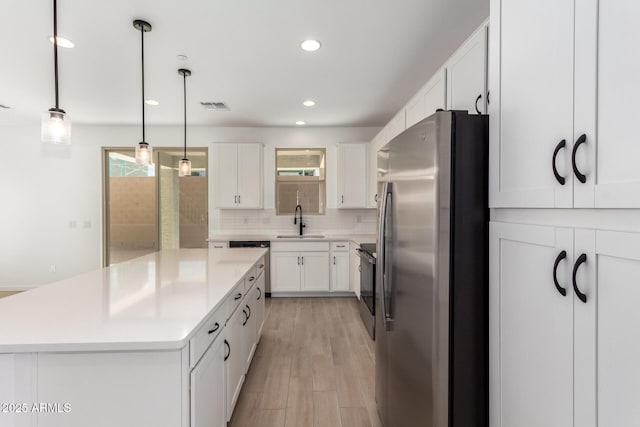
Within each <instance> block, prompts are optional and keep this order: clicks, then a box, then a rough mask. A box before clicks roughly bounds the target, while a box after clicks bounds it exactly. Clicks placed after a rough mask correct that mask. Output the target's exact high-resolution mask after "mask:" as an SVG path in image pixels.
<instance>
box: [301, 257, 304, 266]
mask: <svg viewBox="0 0 640 427" xmlns="http://www.w3.org/2000/svg"><path fill="white" fill-rule="evenodd" d="M301 258H302V265H304V257H301Z"/></svg>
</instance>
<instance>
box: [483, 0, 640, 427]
mask: <svg viewBox="0 0 640 427" xmlns="http://www.w3.org/2000/svg"><path fill="white" fill-rule="evenodd" d="M638 21H640V2H637V1H629V0H539V1H536V2H523V1H520V0H491V25H490V37H489V43H490V45H489V52H490V60H489V90H490V103H489V107H488V111H489V114H490V140H491V143H490V171H491V172H490V177H489V189H490V207H491V208H492V211H491V217H492V223H491V238H490V251H491V252H490V253H491V256H490V275H491V277H490V281H491V288H490V304H491V307H490V337H491V338H490V340H491V342H490V361H491V362H490V363H491V366H490V375H491V378H490V405H491V407H490V417H491V419H490V425H491V426H492V427H512V426H518V427H534V426H535V427H537V426H541V425H545V426H563V427H566V426H573V427H616V426H632V425H634V426H635V425H640V405H639V404H638V402H640V363H638V360H640V338H639V335H638V328H639V327H640V140H639V139H640V132H638V129H637V125H638V123H640V108H639V107H638V106H637V105H638V101H637V100H638V99H640V56H638V55H637V54H635V53H634V52H637V46H638V45H640V27H638V25H637V22H638Z"/></svg>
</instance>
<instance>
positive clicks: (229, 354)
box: [224, 340, 231, 362]
mask: <svg viewBox="0 0 640 427" xmlns="http://www.w3.org/2000/svg"><path fill="white" fill-rule="evenodd" d="M224 345H225V346H226V347H227V354H226V355H225V356H224V361H225V362H226V361H227V359H228V358H229V356H231V346H230V345H229V341H227V340H224Z"/></svg>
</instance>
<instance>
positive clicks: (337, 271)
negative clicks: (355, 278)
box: [331, 252, 349, 292]
mask: <svg viewBox="0 0 640 427" xmlns="http://www.w3.org/2000/svg"><path fill="white" fill-rule="evenodd" d="M331 290H332V291H340V292H346V291H348V290H349V252H333V253H332V254H331Z"/></svg>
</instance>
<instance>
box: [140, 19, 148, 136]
mask: <svg viewBox="0 0 640 427" xmlns="http://www.w3.org/2000/svg"><path fill="white" fill-rule="evenodd" d="M140 39H141V45H142V55H141V57H142V142H147V140H146V139H145V134H144V128H145V123H144V27H143V26H141V27H140Z"/></svg>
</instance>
